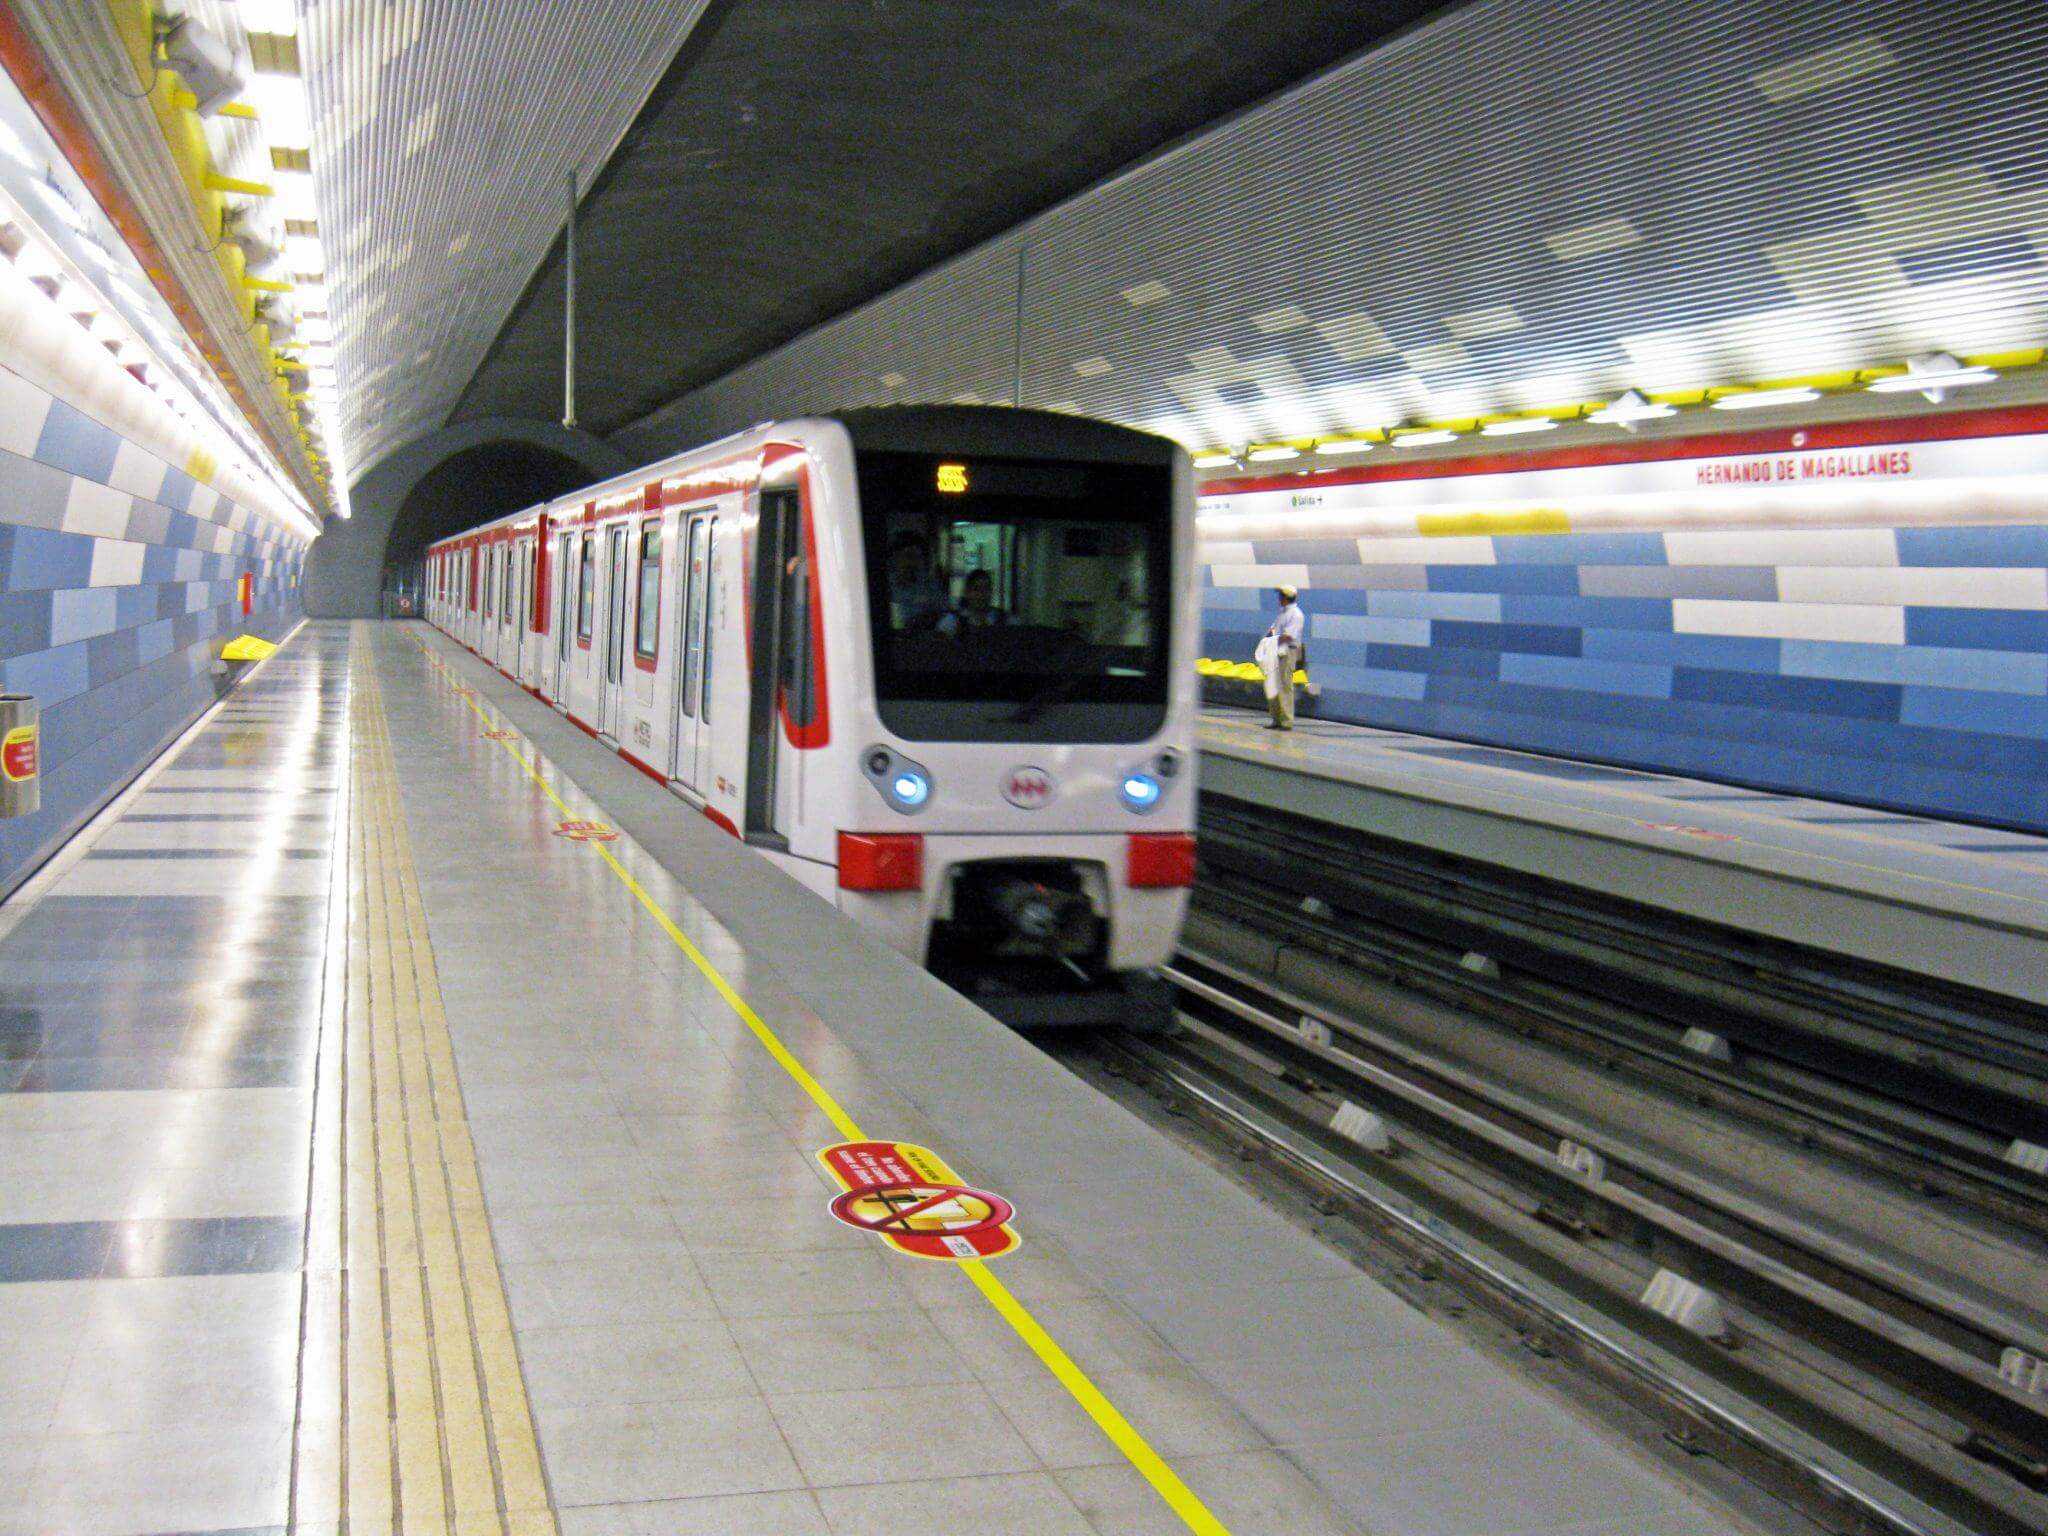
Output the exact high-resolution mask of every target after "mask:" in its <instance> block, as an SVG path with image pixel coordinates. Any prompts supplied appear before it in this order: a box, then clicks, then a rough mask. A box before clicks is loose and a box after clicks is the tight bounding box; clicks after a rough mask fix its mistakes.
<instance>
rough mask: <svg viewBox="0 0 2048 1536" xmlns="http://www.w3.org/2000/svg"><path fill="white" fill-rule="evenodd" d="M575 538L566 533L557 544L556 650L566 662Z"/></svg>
mask: <svg viewBox="0 0 2048 1536" xmlns="http://www.w3.org/2000/svg"><path fill="white" fill-rule="evenodd" d="M574 538H575V535H573V534H568V533H565V534H563V535H562V537H561V542H560V543H558V544H557V545H556V546H555V547H556V555H555V569H556V571H557V572H558V573H559V574H558V575H557V576H556V577H555V583H556V585H557V587H558V588H559V589H560V592H559V596H558V599H557V601H556V604H555V634H556V635H557V637H558V639H557V640H556V644H555V650H556V654H557V655H559V656H560V657H561V659H562V660H563V661H565V662H566V661H567V660H568V659H569V628H570V626H569V593H570V592H571V590H573V589H572V587H571V582H572V581H573V579H574V576H575V567H574V566H572V565H570V564H569V551H570V549H571V548H572V547H573V545H572V540H573V539H574Z"/></svg>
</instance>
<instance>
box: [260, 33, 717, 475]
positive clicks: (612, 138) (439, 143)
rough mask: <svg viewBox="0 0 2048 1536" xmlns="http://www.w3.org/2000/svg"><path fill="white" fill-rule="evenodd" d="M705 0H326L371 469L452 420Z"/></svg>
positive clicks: (343, 256) (322, 36) (345, 338)
mask: <svg viewBox="0 0 2048 1536" xmlns="http://www.w3.org/2000/svg"><path fill="white" fill-rule="evenodd" d="M704 3H705V0H674V3H665V4H658V5H655V4H647V3H645V0H550V3H548V4H546V5H535V4H534V3H532V0H462V3H461V4H460V5H449V4H441V3H438V0H311V3H309V4H307V5H306V6H305V8H304V17H303V21H302V25H301V31H300V47H301V56H302V67H303V68H304V70H305V73H306V75H307V78H308V84H309V87H310V90H311V92H312V98H313V109H314V120H315V127H314V136H313V153H314V171H315V175H316V177H317V178H318V183H319V198H320V215H321V217H320V225H321V232H322V238H323V242H324V244H325V246H326V250H327V256H328V262H329V272H330V283H329V292H330V299H331V306H332V312H333V318H334V324H335V332H336V351H337V356H338V362H339V370H340V383H341V391H342V397H343V400H344V402H345V404H344V410H345V413H346V414H345V419H344V421H343V435H344V440H345V441H346V443H347V446H348V456H349V460H350V462H351V464H352V466H353V467H354V469H355V470H356V472H357V473H360V472H361V470H363V469H365V468H367V467H368V466H369V465H371V464H373V463H374V462H375V461H376V460H377V458H378V457H379V456H380V455H382V454H383V453H385V452H387V451H389V450H390V449H391V448H393V447H396V446H397V445H399V444H400V443H402V442H404V441H406V440H407V439H409V438H411V437H414V436H417V435H418V434H420V433H421V432H423V431H428V430H431V429H432V428H434V427H436V426H438V425H440V423H441V422H442V420H443V419H444V418H445V417H446V416H447V414H448V412H449V410H450V409H451V408H452V407H453V406H454V403H455V400H456V397H457V396H458V395H459V394H460V392H461V390H462V388H463V386H464V385H465V384H467V383H468V382H469V379H470V376H471V375H472V374H473V373H474V372H475V371H476V367H477V364H478V363H479V362H480V361H481V360H482V358H483V355H484V353H485V351H486V350H487V349H488V348H489V346H490V344H491V341H492V340H493V338H494V337H495V336H496V334H497V332H498V329H499V327H500V326H501V325H502V324H503V323H504V320H505V317H506V315H507V314H508V313H510V311H511V308H512V305H513V304H514V303H515V302H516V301H517V299H518V297H519V294H520V292H521V290H522V289H523V288H524V287H525V285H526V282H527V279H528V277H529V276H530V275H531V273H532V271H533V269H534V267H535V265H536V264H537V263H538V262H539V261H540V259H541V258H542V257H543V256H544V255H545V254H546V252H547V249H548V247H549V245H550V244H551V243H552V242H553V240H554V239H555V237H556V235H557V234H558V233H559V232H560V230H561V227H562V221H563V215H564V209H565V203H566V198H567V192H566V182H567V178H568V175H569V173H570V171H571V170H575V171H578V172H580V173H581V174H582V175H583V176H584V177H585V179H586V180H587V179H588V177H589V176H590V175H592V174H594V173H595V172H596V171H597V170H598V169H599V168H600V167H601V166H602V165H603V162H604V160H605V158H606V157H607V156H608V155H609V154H610V152H611V149H612V147H613V146H614V145H615V144H616V143H617V142H618V139H619V137H620V135H622V134H623V133H624V132H625V130H626V128H627V127H628V125H629V124H630V123H631V121H632V119H633V117H634V115H635V114H636V113H637V112H638V111H639V109H640V106H641V104H642V103H643V102H644V101H645V100H646V98H647V93H648V92H649V91H651V90H652V89H653V88H654V86H655V84H656V82H657V81H659V80H660V78H661V75H662V73H663V71H664V70H665V69H666V68H667V67H668V64H669V61H670V59H671V58H672V57H673V56H674V54H675V51H676V49H677V48H678V47H679V46H680V45H681V43H682V41H683V39H684V38H685V37H686V36H687V35H688V33H689V31H690V28H691V27H692V26H693V25H694V24H695V22H696V19H697V17H698V15H699V13H700V12H701V11H702V10H703V8H704Z"/></svg>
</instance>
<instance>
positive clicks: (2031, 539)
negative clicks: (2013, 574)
mask: <svg viewBox="0 0 2048 1536" xmlns="http://www.w3.org/2000/svg"><path fill="white" fill-rule="evenodd" d="M1898 540H1899V564H1901V565H1934V566H1944V565H1945V566H1962V567H1965V568H1967V567H1971V566H1994V565H1997V566H2015V565H2036V566H2039V565H2048V528H2043V527H2041V526H2040V525H2038V524H2032V525H2027V526H2024V527H2022V526H2017V525H2016V526H2013V527H1993V528H1901V529H1900V530H1899V532H1898Z"/></svg>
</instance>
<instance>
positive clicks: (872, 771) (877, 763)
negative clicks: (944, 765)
mask: <svg viewBox="0 0 2048 1536" xmlns="http://www.w3.org/2000/svg"><path fill="white" fill-rule="evenodd" d="M860 766H861V773H862V775H863V776H864V777H865V778H866V779H867V781H868V782H869V783H870V784H872V785H874V786H875V793H876V794H878V795H880V796H881V797H882V798H883V799H884V800H886V801H888V802H889V808H890V809H891V810H893V811H897V812H900V813H901V814H902V815H905V816H915V815H916V814H917V813H918V812H919V811H921V810H923V809H924V808H925V807H926V806H927V805H930V804H931V800H932V776H931V773H930V772H929V770H927V769H926V768H925V766H924V765H923V764H922V763H914V762H912V761H911V760H910V759H909V758H907V757H904V756H902V755H901V754H900V753H897V752H893V751H891V750H890V749H889V748H888V747H884V746H880V745H876V746H872V747H869V748H868V749H867V750H866V751H865V752H863V753H861V755H860Z"/></svg>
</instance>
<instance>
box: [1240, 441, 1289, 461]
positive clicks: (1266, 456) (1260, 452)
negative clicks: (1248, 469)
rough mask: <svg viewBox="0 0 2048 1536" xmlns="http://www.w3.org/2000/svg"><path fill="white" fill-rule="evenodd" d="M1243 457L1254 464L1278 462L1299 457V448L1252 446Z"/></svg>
mask: <svg viewBox="0 0 2048 1536" xmlns="http://www.w3.org/2000/svg"><path fill="white" fill-rule="evenodd" d="M1245 457H1246V458H1247V459H1249V460H1251V462H1252V463H1254V464H1278V463H1281V462H1283V461H1284V460H1287V459H1298V458H1300V457H1301V450H1300V449H1299V448H1288V447H1285V446H1283V445H1276V446H1274V447H1271V448H1254V449H1253V450H1252V451H1251V452H1250V453H1248V454H1246V455H1245Z"/></svg>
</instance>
